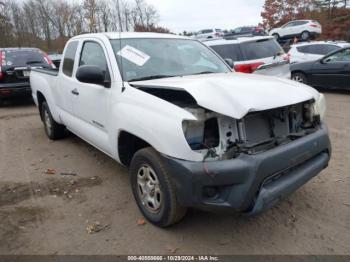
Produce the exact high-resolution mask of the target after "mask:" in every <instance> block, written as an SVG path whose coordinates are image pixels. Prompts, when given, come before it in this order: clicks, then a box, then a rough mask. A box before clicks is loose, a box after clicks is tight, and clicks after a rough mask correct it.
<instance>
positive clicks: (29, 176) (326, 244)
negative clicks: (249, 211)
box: [0, 93, 350, 255]
mask: <svg viewBox="0 0 350 262" xmlns="http://www.w3.org/2000/svg"><path fill="white" fill-rule="evenodd" d="M326 98H327V101H328V113H327V122H328V126H329V130H330V135H331V140H332V145H333V157H332V160H331V162H330V165H329V167H328V168H327V169H326V170H324V171H323V172H322V174H321V175H320V176H317V177H316V178H314V179H313V180H312V181H310V182H309V183H307V184H306V185H305V186H303V187H302V188H301V189H299V190H298V191H297V192H295V193H294V194H293V195H291V196H290V197H289V198H288V199H286V200H285V201H283V202H281V203H280V204H278V205H277V206H276V207H274V208H273V209H271V210H269V211H267V212H266V213H264V214H262V215H260V216H258V217H254V218H247V217H243V216H240V215H238V214H213V213H206V212H201V211H196V210H191V211H190V212H189V213H188V214H187V216H186V217H185V219H184V220H183V221H182V222H181V223H180V224H177V225H175V226H173V227H171V228H169V229H166V230H164V229H159V228H156V227H154V226H152V225H151V224H149V223H147V222H146V223H144V221H143V219H142V216H141V214H140V212H139V211H138V208H137V206H136V203H135V202H134V200H133V196H132V193H131V189H130V185H129V180H128V174H127V170H126V168H124V167H122V166H120V165H119V164H117V163H116V162H115V161H114V160H112V159H110V158H109V157H107V156H106V155H104V154H103V153H100V152H99V151H97V150H96V149H94V148H93V147H91V146H90V145H88V144H87V143H85V142H84V141H82V140H81V139H79V138H77V137H76V136H74V135H69V136H68V137H67V138H66V139H64V140H61V141H56V142H52V141H49V140H48V139H47V138H46V136H45V134H44V130H43V126H42V123H41V122H40V119H39V116H38V114H37V110H36V108H35V107H34V106H33V105H32V104H30V103H27V104H23V103H14V104H9V105H5V106H4V107H1V108H0V153H1V158H0V240H1V241H0V254H133V255H134V254H350V197H349V196H350V172H349V171H350V117H349V112H350V94H349V93H326Z"/></svg>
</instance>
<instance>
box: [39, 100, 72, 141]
mask: <svg viewBox="0 0 350 262" xmlns="http://www.w3.org/2000/svg"><path fill="white" fill-rule="evenodd" d="M41 117H42V120H43V122H44V128H45V133H46V135H47V136H48V138H50V139H52V140H57V139H60V138H63V137H64V135H65V129H66V128H65V126H63V125H61V124H59V123H57V122H56V121H55V120H54V119H53V117H52V115H51V112H50V109H49V106H48V104H47V103H46V101H45V102H43V104H42V106H41Z"/></svg>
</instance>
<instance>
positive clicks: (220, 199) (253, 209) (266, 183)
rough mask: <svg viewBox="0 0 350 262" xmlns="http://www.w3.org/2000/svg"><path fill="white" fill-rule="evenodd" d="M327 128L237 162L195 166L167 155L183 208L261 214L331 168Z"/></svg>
mask: <svg viewBox="0 0 350 262" xmlns="http://www.w3.org/2000/svg"><path fill="white" fill-rule="evenodd" d="M330 155H331V144H330V140H329V137H328V131H327V128H326V126H322V127H321V128H320V129H319V130H318V131H316V132H315V133H313V134H309V135H307V136H305V137H303V138H299V139H298V140H295V141H293V142H290V143H288V144H285V145H281V146H278V147H276V148H274V149H271V150H269V151H266V152H263V153H260V154H256V155H247V154H241V155H240V156H238V157H237V158H235V159H232V160H223V161H212V162H209V161H208V162H190V161H184V160H178V159H174V158H171V157H167V156H164V159H165V161H166V163H167V164H168V167H169V168H170V171H171V174H172V178H173V181H174V184H175V187H176V192H177V198H178V201H179V203H180V205H183V206H187V207H197V208H201V209H205V210H220V209H226V210H234V211H240V212H246V213H249V214H258V213H260V212H262V211H264V210H265V209H267V208H270V207H271V206H273V205H274V204H275V203H277V202H278V200H280V199H282V198H284V197H285V196H287V195H289V194H290V193H292V192H293V191H295V190H296V189H298V188H299V187H301V186H302V185H303V184H305V183H306V182H307V181H308V180H310V179H311V178H312V177H314V176H316V175H317V174H319V173H320V172H321V171H322V170H323V169H324V168H326V167H327V165H328V162H329V159H330Z"/></svg>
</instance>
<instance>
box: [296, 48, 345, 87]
mask: <svg viewBox="0 0 350 262" xmlns="http://www.w3.org/2000/svg"><path fill="white" fill-rule="evenodd" d="M291 71H292V79H293V80H295V81H297V82H301V83H304V84H308V85H311V86H314V87H322V88H328V89H348V90H350V47H346V48H342V49H340V50H337V51H334V52H333V53H331V54H328V55H326V56H324V57H323V58H321V59H319V60H317V61H311V62H303V63H297V64H292V65H291Z"/></svg>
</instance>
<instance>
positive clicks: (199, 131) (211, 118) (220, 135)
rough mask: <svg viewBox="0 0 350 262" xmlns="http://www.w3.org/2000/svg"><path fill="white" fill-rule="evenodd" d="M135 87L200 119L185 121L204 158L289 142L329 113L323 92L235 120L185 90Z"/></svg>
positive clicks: (187, 132) (189, 136)
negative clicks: (201, 102) (206, 106)
mask: <svg viewBox="0 0 350 262" xmlns="http://www.w3.org/2000/svg"><path fill="white" fill-rule="evenodd" d="M133 86H134V87H136V88H138V89H139V90H141V91H143V92H146V93H148V94H151V95H153V96H156V97H158V98H160V99H162V100H165V101H168V102H170V103H172V104H174V105H176V106H178V107H180V108H182V109H184V110H186V111H187V112H189V113H191V114H192V115H193V116H194V117H195V118H196V120H183V122H182V130H183V133H184V136H185V138H186V141H187V143H188V145H189V146H190V148H191V150H192V151H193V152H196V153H199V154H201V155H202V156H203V161H217V160H228V159H234V158H236V157H237V156H239V155H240V154H242V153H244V154H248V155H254V154H258V153H261V152H265V151H267V150H270V149H272V148H275V147H278V146H280V145H284V144H287V143H289V142H291V141H294V140H297V139H299V138H301V137H304V136H307V135H308V134H311V133H314V132H316V131H317V130H318V129H319V128H320V127H321V120H322V119H323V117H324V113H325V100H324V96H323V95H322V94H320V95H319V97H318V99H317V100H315V99H314V98H313V99H309V100H307V101H304V102H299V103H296V104H293V105H286V106H282V107H278V108H272V109H267V110H254V109H251V110H250V111H249V112H248V113H247V114H245V115H244V116H243V117H242V118H240V119H235V118H233V117H232V116H227V115H223V114H220V113H217V112H214V111H213V110H210V109H208V108H205V107H203V106H201V105H199V104H198V103H197V101H196V99H195V98H194V97H193V96H192V95H191V94H190V93H188V92H186V91H185V90H183V89H177V88H169V87H167V88H161V87H155V86H145V85H142V86H137V85H133Z"/></svg>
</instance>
